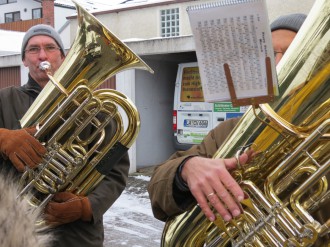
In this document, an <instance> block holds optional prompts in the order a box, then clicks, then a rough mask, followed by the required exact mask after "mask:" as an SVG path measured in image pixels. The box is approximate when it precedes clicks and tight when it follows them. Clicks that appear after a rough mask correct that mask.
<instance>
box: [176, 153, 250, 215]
mask: <svg viewBox="0 0 330 247" xmlns="http://www.w3.org/2000/svg"><path fill="white" fill-rule="evenodd" d="M249 155H250V153H243V154H241V155H240V156H239V157H238V158H236V157H233V158H228V159H210V158H203V157H199V156H194V157H191V158H189V159H188V160H187V161H186V162H185V163H184V165H183V167H182V170H181V177H182V179H183V181H184V182H185V183H186V184H187V186H188V187H189V190H190V191H191V193H192V194H193V196H194V197H195V199H196V201H197V203H198V205H199V207H200V208H201V209H202V211H203V213H204V214H205V216H206V217H207V218H208V219H209V220H210V221H214V220H215V219H216V216H215V211H216V212H217V213H218V214H219V215H220V216H221V217H222V218H223V219H224V220H225V221H230V220H231V219H232V218H233V217H237V216H239V215H240V214H241V213H242V211H241V205H240V203H239V202H241V201H242V200H243V199H244V192H243V190H242V189H241V187H240V186H239V184H238V182H237V181H235V179H234V178H233V176H232V175H231V172H232V171H234V170H236V169H237V168H239V167H240V165H244V164H245V163H246V162H247V161H248V159H249Z"/></svg>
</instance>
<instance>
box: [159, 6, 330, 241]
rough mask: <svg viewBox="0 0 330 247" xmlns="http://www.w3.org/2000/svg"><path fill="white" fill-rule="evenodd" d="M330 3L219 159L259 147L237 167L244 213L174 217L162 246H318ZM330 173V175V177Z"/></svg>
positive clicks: (329, 223)
mask: <svg viewBox="0 0 330 247" xmlns="http://www.w3.org/2000/svg"><path fill="white" fill-rule="evenodd" d="M329 26H330V2H329V1H327V0H316V1H315V3H314V5H313V7H312V9H311V11H310V13H309V14H308V16H307V19H306V20H305V22H304V24H303V26H302V27H301V29H300V31H299V32H298V34H297V36H296V38H295V39H294V41H293V42H292V44H291V45H290V47H289V49H288V50H287V52H286V53H285V55H284V56H283V58H282V60H281V61H280V63H279V64H278V65H277V75H278V81H279V96H278V97H277V98H276V99H275V100H274V101H273V102H272V103H269V104H262V105H259V106H258V107H254V106H252V107H250V109H249V110H248V111H247V112H246V113H245V114H244V116H243V117H242V118H241V119H240V121H239V123H238V124H237V126H236V127H235V129H234V130H233V131H232V132H231V133H230V135H229V136H228V137H227V139H226V141H225V142H224V143H223V145H222V146H221V147H220V148H219V149H218V150H217V152H216V153H215V155H214V156H213V158H220V157H221V158H227V157H233V156H235V154H236V153H237V152H238V151H240V150H241V149H242V148H241V147H246V146H250V147H251V148H253V150H254V151H255V152H256V155H255V156H254V157H253V159H252V160H251V161H249V163H248V164H246V165H245V166H244V167H242V169H240V170H236V171H234V172H233V176H234V177H235V178H236V180H237V181H238V183H239V184H240V185H241V187H242V188H243V190H244V192H245V193H246V194H247V195H248V198H247V199H245V200H243V201H242V208H243V214H242V215H241V216H239V217H237V218H235V219H233V220H231V221H230V222H225V221H224V220H223V219H222V218H221V217H219V216H218V217H217V219H216V220H215V221H214V222H210V221H209V220H208V219H207V218H206V217H205V216H204V214H203V212H202V211H201V209H200V208H199V206H198V205H195V206H194V207H193V208H192V209H190V210H188V211H187V212H185V213H183V214H180V215H178V216H175V217H172V218H170V219H169V220H168V221H167V222H166V224H165V227H164V230H163V235H162V240H161V246H163V247H165V246H166V247H173V246H180V247H182V246H183V247H188V246H194V247H197V246H312V245H318V244H319V242H320V241H321V242H322V241H324V240H321V239H322V237H323V236H325V235H327V234H329V233H330V230H329V229H330V228H329V227H330V220H329V218H325V219H324V220H321V219H320V218H319V217H318V216H317V213H319V212H317V211H318V210H320V209H321V208H324V207H326V206H327V205H326V203H329V198H330V192H329V189H328V180H327V177H330V176H329V174H328V173H329V171H330V154H329V149H330V142H329V140H330V120H329V119H330V73H329V71H330V56H329V48H330V42H329V41H330V29H329ZM327 175H328V176H327Z"/></svg>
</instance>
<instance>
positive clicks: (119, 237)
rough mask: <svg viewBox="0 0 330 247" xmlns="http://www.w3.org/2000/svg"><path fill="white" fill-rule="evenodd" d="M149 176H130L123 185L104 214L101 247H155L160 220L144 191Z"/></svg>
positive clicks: (160, 225)
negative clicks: (124, 186) (103, 237)
mask: <svg viewBox="0 0 330 247" xmlns="http://www.w3.org/2000/svg"><path fill="white" fill-rule="evenodd" d="M149 180H150V177H149V176H144V175H139V176H130V177H129V180H128V185H127V188H126V189H125V190H124V192H123V193H122V195H121V196H120V197H119V198H118V200H117V201H116V202H115V203H114V204H113V205H112V207H111V208H110V209H109V210H108V211H107V212H106V214H105V215H104V231H105V242H104V247H121V246H129V247H156V246H159V245H160V239H161V235H162V231H163V227H164V223H163V222H161V221H159V220H157V219H155V218H154V217H153V214H152V211H151V205H150V201H149V196H148V192H147V190H146V186H147V183H148V182H149Z"/></svg>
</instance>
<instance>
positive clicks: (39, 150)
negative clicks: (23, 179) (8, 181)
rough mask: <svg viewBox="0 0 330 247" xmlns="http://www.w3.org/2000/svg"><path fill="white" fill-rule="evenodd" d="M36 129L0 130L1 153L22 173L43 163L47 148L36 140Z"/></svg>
mask: <svg viewBox="0 0 330 247" xmlns="http://www.w3.org/2000/svg"><path fill="white" fill-rule="evenodd" d="M35 132H36V129H35V127H30V128H24V129H18V130H9V129H3V128H0V152H1V154H2V156H3V157H4V158H5V159H7V158H9V160H10V161H11V163H12V164H13V165H14V166H15V167H16V169H17V170H18V171H20V172H23V171H24V170H25V169H24V168H25V166H28V167H30V168H35V167H36V166H37V165H38V164H39V163H41V161H42V156H43V155H45V153H46V148H45V147H44V146H43V145H42V144H41V143H40V142H39V141H38V140H37V139H35V138H34V136H33V135H34V134H35Z"/></svg>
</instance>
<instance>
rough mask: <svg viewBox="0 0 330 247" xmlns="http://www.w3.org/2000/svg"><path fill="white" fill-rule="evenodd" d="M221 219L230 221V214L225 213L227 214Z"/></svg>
mask: <svg viewBox="0 0 330 247" xmlns="http://www.w3.org/2000/svg"><path fill="white" fill-rule="evenodd" d="M223 219H224V220H225V221H230V220H231V216H230V215H228V214H227V215H225V217H223Z"/></svg>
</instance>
